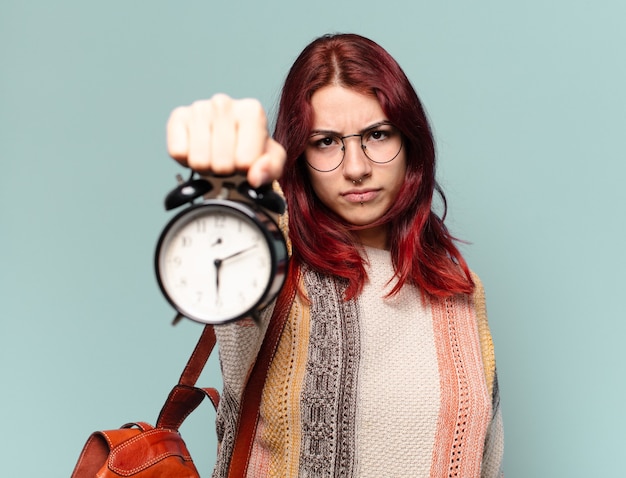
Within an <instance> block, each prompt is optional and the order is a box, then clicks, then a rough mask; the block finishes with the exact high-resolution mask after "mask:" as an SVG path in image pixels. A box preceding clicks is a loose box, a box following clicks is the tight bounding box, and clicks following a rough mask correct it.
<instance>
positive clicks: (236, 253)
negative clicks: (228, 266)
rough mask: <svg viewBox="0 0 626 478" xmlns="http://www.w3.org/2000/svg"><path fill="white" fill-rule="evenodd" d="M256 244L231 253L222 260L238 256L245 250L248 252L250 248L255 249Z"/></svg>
mask: <svg viewBox="0 0 626 478" xmlns="http://www.w3.org/2000/svg"><path fill="white" fill-rule="evenodd" d="M256 246H257V245H256V244H254V245H252V246H250V247H246V248H245V249H242V250H241V251H238V252H235V253H234V254H231V255H230V256H226V257H223V258H222V260H221V261H220V262H224V261H227V260H228V259H232V258H233V257H237V256H239V255H241V254H243V253H244V252H248V251H249V250H251V249H254V248H255V247H256Z"/></svg>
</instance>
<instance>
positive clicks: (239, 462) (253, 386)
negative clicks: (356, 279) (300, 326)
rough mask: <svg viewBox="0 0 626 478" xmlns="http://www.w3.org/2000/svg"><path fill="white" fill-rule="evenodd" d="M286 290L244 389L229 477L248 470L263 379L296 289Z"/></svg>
mask: <svg viewBox="0 0 626 478" xmlns="http://www.w3.org/2000/svg"><path fill="white" fill-rule="evenodd" d="M285 289H288V287H284V288H283V290H282V292H281V294H280V295H279V298H278V300H277V302H276V306H275V308H274V314H273V315H272V318H271V319H270V322H269V324H268V327H267V331H266V332H265V337H264V339H263V344H262V345H261V349H260V350H259V354H258V355H257V360H256V362H255V363H254V366H253V368H252V372H251V373H250V376H249V377H248V382H247V383H246V387H245V389H244V392H243V396H242V399H241V411H240V413H239V425H238V430H237V437H236V438H235V446H234V449H233V454H232V457H231V460H230V468H229V470H228V478H244V477H245V476H246V473H247V470H248V462H249V460H250V455H251V453H252V445H253V442H254V435H255V433H256V428H257V423H258V418H259V407H260V405H261V396H262V394H263V387H264V385H265V379H266V378H267V372H268V370H269V368H270V365H271V363H272V360H273V359H274V355H275V353H276V348H277V347H278V341H279V339H280V336H281V335H282V333H283V329H284V328H285V323H286V322H287V316H288V315H289V309H290V307H289V305H290V304H291V303H292V302H293V299H294V297H295V289H294V290H291V291H286V290H285ZM281 299H282V300H281Z"/></svg>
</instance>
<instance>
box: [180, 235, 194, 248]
mask: <svg viewBox="0 0 626 478" xmlns="http://www.w3.org/2000/svg"><path fill="white" fill-rule="evenodd" d="M191 241H192V239H191V237H189V236H183V237H181V238H180V242H181V243H182V247H189V246H190V245H191Z"/></svg>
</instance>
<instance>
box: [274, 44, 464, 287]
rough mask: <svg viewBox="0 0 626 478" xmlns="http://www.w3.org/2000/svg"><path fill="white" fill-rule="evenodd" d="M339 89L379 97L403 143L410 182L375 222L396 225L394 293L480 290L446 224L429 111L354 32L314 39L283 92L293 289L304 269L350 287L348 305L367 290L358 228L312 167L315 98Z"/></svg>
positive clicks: (384, 56)
mask: <svg viewBox="0 0 626 478" xmlns="http://www.w3.org/2000/svg"><path fill="white" fill-rule="evenodd" d="M331 84H335V85H339V86H343V87H346V88H351V89H354V90H356V91H358V92H360V93H364V94H369V95H373V96H375V97H376V98H377V99H378V101H379V103H380V105H381V108H382V110H383V112H384V113H385V114H386V115H387V118H388V119H389V121H391V123H393V124H394V125H395V126H396V127H397V128H398V129H399V130H400V131H401V133H402V135H403V147H404V148H405V152H406V162H407V172H406V179H405V182H404V185H403V186H402V188H401V190H400V192H399V194H398V198H397V200H396V202H395V203H394V205H393V206H392V207H391V208H390V209H389V210H388V211H387V212H386V214H385V215H384V217H382V218H381V219H380V220H379V221H377V224H383V223H384V224H387V225H388V227H389V238H390V252H391V257H392V260H393V264H394V268H395V271H396V275H397V278H398V281H397V284H396V286H395V288H394V289H393V290H392V291H391V294H394V293H396V292H398V291H399V290H400V289H401V288H402V286H403V285H404V284H405V283H410V284H414V285H416V286H417V287H418V288H419V289H420V290H422V291H423V292H425V293H427V294H429V295H434V296H439V297H445V296H449V295H454V294H458V293H464V294H467V293H470V292H471V291H472V290H473V288H474V283H473V281H472V279H471V276H470V272H469V269H468V267H467V264H466V262H465V260H464V259H463V257H462V255H461V253H460V252H459V250H458V249H457V247H456V246H455V244H454V238H453V237H452V236H451V235H450V233H449V232H448V230H447V228H446V227H445V225H444V221H443V219H444V218H445V209H446V202H445V196H444V195H443V192H442V191H441V189H440V188H439V186H438V184H437V182H436V180H435V145H434V140H433V137H432V133H431V129H430V125H429V123H428V120H427V118H426V114H425V112H424V109H423V107H422V104H421V102H420V100H419V98H418V96H417V94H416V92H415V90H414V88H413V86H412V85H411V83H410V81H409V79H408V78H407V77H406V75H405V74H404V72H403V71H402V69H401V68H400V66H399V65H398V63H397V62H396V61H395V60H394V59H393V58H392V57H391V55H389V53H387V51H385V50H384V49H383V48H382V47H381V46H379V45H378V44H376V43H375V42H373V41H371V40H369V39H367V38H364V37H362V36H359V35H354V34H337V35H326V36H323V37H320V38H318V39H316V40H314V41H313V42H312V43H310V44H309V45H308V46H307V47H306V48H305V49H304V50H303V51H302V53H301V54H300V56H299V57H298V58H297V59H296V61H295V63H294V64H293V66H292V68H291V70H290V71H289V74H288V75H287V78H286V80H285V85H284V87H283V91H282V96H281V100H280V106H279V111H278V116H277V121H276V129H275V132H274V137H275V138H276V140H277V141H278V142H280V143H281V144H282V145H283V146H284V147H285V149H286V150H287V163H286V166H285V170H284V173H283V177H282V178H281V186H282V188H283V191H284V193H285V197H286V200H287V204H288V205H289V237H290V239H291V243H292V246H293V255H292V260H291V267H290V268H291V272H292V274H290V276H291V279H292V281H296V280H297V274H295V273H294V272H297V271H298V270H299V269H300V267H301V266H302V265H303V264H306V265H308V266H309V267H311V268H312V269H314V270H317V271H320V272H323V273H326V274H331V275H334V276H337V277H340V278H343V279H345V281H346V283H347V289H346V298H348V299H349V298H352V297H354V296H356V295H357V294H358V293H359V292H360V291H361V289H362V288H363V285H364V283H365V281H366V279H367V273H366V271H365V267H364V263H363V259H362V256H361V254H360V253H359V248H358V247H359V246H358V243H355V235H354V227H353V226H351V225H349V224H346V223H345V221H342V220H341V219H340V218H339V217H338V216H337V215H336V214H334V213H333V212H332V211H330V210H329V209H328V208H327V207H325V206H324V205H323V204H322V203H321V201H319V199H318V198H317V197H316V195H315V193H314V191H313V189H312V187H311V183H310V181H309V179H308V170H307V167H306V161H305V160H304V150H305V147H306V143H307V140H308V137H309V134H310V131H311V127H312V117H313V115H312V108H311V97H312V96H313V93H315V91H317V90H319V89H320V88H322V87H324V86H327V85H331ZM435 191H437V192H438V193H439V194H440V195H441V197H442V200H443V208H444V210H443V214H442V215H441V217H440V216H438V215H437V214H436V213H435V212H434V211H433V210H432V205H433V196H434V193H435ZM291 286H292V287H295V283H293V282H292V283H291Z"/></svg>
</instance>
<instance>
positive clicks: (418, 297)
mask: <svg viewBox="0 0 626 478" xmlns="http://www.w3.org/2000/svg"><path fill="white" fill-rule="evenodd" d="M168 148H169V152H170V154H171V155H172V157H174V158H175V159H177V160H178V161H179V162H181V163H182V164H184V165H187V166H189V167H191V168H193V169H195V170H197V171H200V172H207V171H212V172H214V173H218V174H225V173H232V172H234V171H235V170H245V171H247V176H248V181H249V182H250V183H251V184H253V185H255V186H258V185H261V184H262V183H266V182H269V181H272V180H279V182H280V186H281V187H282V189H283V191H284V194H285V198H286V200H287V204H288V210H289V220H288V235H289V240H290V244H291V249H292V256H291V261H290V271H289V275H288V280H287V283H286V285H285V288H284V290H283V292H284V291H285V290H291V291H297V292H298V293H297V294H292V295H291V296H289V295H285V296H287V297H294V298H293V300H292V301H291V302H290V303H288V304H286V305H285V304H282V302H280V301H279V303H281V304H282V305H278V306H276V308H282V309H285V311H283V313H286V314H288V317H287V324H286V326H285V329H284V331H283V333H282V335H281V337H280V341H279V343H278V347H277V350H276V354H275V355H274V357H273V360H272V362H271V366H270V369H269V372H268V375H267V379H266V382H265V386H264V388H263V394H262V401H261V406H260V413H259V420H258V425H257V427H256V430H255V432H254V444H253V447H252V452H251V454H250V458H249V464H248V476H279V477H285V476H307V477H316V476H329V477H332V476H371V477H381V476H393V477H401V476H407V477H418V476H433V477H444V476H445V477H457V476H458V477H478V476H484V477H491V476H500V474H501V461H502V448H503V437H502V426H501V414H500V408H499V400H498V390H497V381H496V376H495V361H494V357H493V345H492V342H491V337H490V334H489V328H488V325H487V319H486V315H485V305H484V296H483V293H482V287H481V286H480V282H479V281H478V278H477V277H476V276H475V275H473V274H472V273H471V272H470V271H469V269H468V266H467V265H466V263H465V261H464V259H463V257H462V256H461V254H460V252H459V251H458V249H457V248H456V246H455V245H454V240H453V238H452V237H451V235H450V234H449V233H448V231H447V229H446V228H445V226H444V223H443V220H442V219H441V218H440V217H438V216H437V215H436V214H435V213H434V212H433V211H432V201H433V195H434V192H435V191H439V188H438V186H437V184H436V181H435V148H434V144H433V138H432V134H431V131H430V127H429V124H428V121H427V119H426V116H425V113H424V111H423V109H422V106H421V103H420V101H419V99H418V97H417V95H416V93H415V91H414V89H413V87H412V86H411V84H410V82H409V80H408V79H407V77H406V76H405V74H404V73H403V71H402V70H401V68H400V67H399V65H398V64H397V63H396V62H395V60H394V59H393V58H392V57H391V56H390V55H389V54H388V53H387V52H386V51H385V50H384V49H383V48H381V47H380V46H379V45H377V44H376V43H374V42H372V41H370V40H368V39H366V38H363V37H361V36H358V35H349V34H342V35H332V36H324V37H321V38H318V39H316V40H315V41H313V42H312V43H311V44H310V45H308V46H307V47H306V48H305V49H304V51H303V52H302V53H301V54H300V56H299V57H298V59H297V60H296V62H295V63H294V65H293V66H292V68H291V70H290V72H289V75H288V77H287V79H286V82H285V86H284V89H283V93H282V98H281V103H280V109H279V113H278V118H277V124H276V129H275V134H274V138H271V137H270V136H269V134H268V132H267V120H266V117H265V114H264V112H263V109H262V108H261V106H260V105H259V103H258V102H257V101H255V100H238V101H236V100H232V99H231V98H229V97H227V96H225V95H217V96H214V97H213V98H212V99H211V100H206V101H200V102H196V103H194V104H193V105H191V106H189V107H181V108H177V109H176V110H174V111H173V112H172V115H171V117H170V120H169V122H168ZM442 197H443V195H442ZM444 204H445V200H444ZM272 312H273V311H272V310H267V311H264V314H263V324H265V325H266V324H267V322H268V321H269V319H270V317H271V315H272ZM279 312H280V311H279ZM246 325H247V324H246V323H245V322H239V323H236V324H230V325H226V326H221V327H217V330H216V333H217V336H218V341H219V343H220V357H221V363H222V372H223V378H224V390H223V397H222V401H221V403H220V407H219V410H218V418H217V422H218V437H219V441H220V451H219V456H218V460H217V465H216V469H215V472H214V476H226V473H227V468H228V465H229V460H230V456H231V454H232V450H233V442H234V439H235V436H236V433H237V421H238V414H239V406H240V400H241V396H242V393H243V390H244V386H245V379H246V376H247V373H248V371H249V370H250V367H251V366H252V364H253V363H254V360H255V356H256V354H257V351H258V350H259V346H260V343H261V341H262V340H263V331H264V330H265V329H264V327H260V328H257V327H249V326H246Z"/></svg>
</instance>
